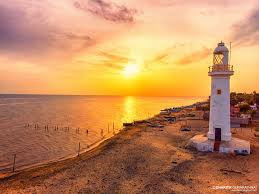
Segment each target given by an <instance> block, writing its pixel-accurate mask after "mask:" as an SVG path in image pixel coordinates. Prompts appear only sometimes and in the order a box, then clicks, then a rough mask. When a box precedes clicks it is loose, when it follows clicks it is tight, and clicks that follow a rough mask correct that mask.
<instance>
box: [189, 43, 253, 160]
mask: <svg viewBox="0 0 259 194" xmlns="http://www.w3.org/2000/svg"><path fill="white" fill-rule="evenodd" d="M228 59H229V51H228V48H227V47H226V46H225V44H224V43H223V42H220V43H218V46H217V47H216V48H215V50H214V52H213V65H212V66H210V67H209V76H210V77H211V93H210V120H209V132H208V133H207V135H204V134H201V135H196V136H194V137H192V138H191V139H190V141H189V144H188V146H191V147H194V148H196V149H197V150H198V151H203V152H214V151H218V152H221V153H236V154H243V155H246V154H250V143H249V142H248V141H245V140H242V139H239V138H235V137H232V135H231V126H230V77H231V76H232V75H234V71H233V67H232V66H230V64H229V60H228Z"/></svg>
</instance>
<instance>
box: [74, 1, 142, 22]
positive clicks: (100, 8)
mask: <svg viewBox="0 0 259 194" xmlns="http://www.w3.org/2000/svg"><path fill="white" fill-rule="evenodd" d="M74 6H75V7H76V8H77V9H80V10H83V11H87V12H90V13H91V14H93V15H96V16H99V17H102V18H104V19H105V20H109V21H112V22H124V23H132V22H134V20H135V18H134V16H135V14H136V13H137V10H136V9H131V8H127V7H126V6H124V5H118V4H116V3H112V2H106V1H104V0H88V1H87V2H86V1H82V0H81V1H76V2H74Z"/></svg>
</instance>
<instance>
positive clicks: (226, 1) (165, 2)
mask: <svg viewBox="0 0 259 194" xmlns="http://www.w3.org/2000/svg"><path fill="white" fill-rule="evenodd" d="M146 1H147V2H149V3H151V4H154V5H160V6H178V5H208V6H229V5H233V3H235V4H238V3H241V2H242V1H243V0H214V1H209V0H188V1H186V0H146Z"/></svg>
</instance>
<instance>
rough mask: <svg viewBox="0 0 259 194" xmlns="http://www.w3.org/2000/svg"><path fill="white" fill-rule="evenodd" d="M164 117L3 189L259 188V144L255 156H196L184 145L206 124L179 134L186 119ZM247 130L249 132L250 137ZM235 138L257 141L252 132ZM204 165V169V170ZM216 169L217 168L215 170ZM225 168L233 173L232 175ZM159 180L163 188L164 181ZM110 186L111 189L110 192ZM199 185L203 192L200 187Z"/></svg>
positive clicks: (10, 180) (15, 178)
mask: <svg viewBox="0 0 259 194" xmlns="http://www.w3.org/2000/svg"><path fill="white" fill-rule="evenodd" d="M163 117H164V116H163V115H161V114H158V115H156V116H154V117H152V118H150V119H149V120H150V121H151V122H156V123H159V124H161V123H162V124H163V125H164V127H163V128H162V127H161V128H160V127H152V126H148V125H147V123H140V124H136V125H133V126H129V127H126V128H125V130H121V131H120V132H119V133H118V134H116V135H115V136H113V137H111V138H108V139H105V140H104V141H102V142H100V143H99V144H98V145H97V146H95V147H94V148H92V149H91V150H89V151H86V152H84V153H81V154H80V156H79V157H74V158H69V159H65V160H62V161H57V162H52V163H48V164H43V165H41V166H37V167H33V168H29V169H25V170H23V171H20V172H17V173H15V174H11V175H10V176H8V177H5V178H1V179H0V190H1V191H3V192H6V193H9V192H10V193H12V192H21V193H23V192H24V193H27V192H29V193H30V192H57V191H59V192H60V193H61V192H62V191H65V192H68V191H69V192H82V193H85V192H87V191H92V192H94V191H97V192H98V190H96V189H97V188H99V187H100V188H103V190H106V189H107V191H110V192H112V191H115V192H116V191H120V192H130V191H131V189H133V187H134V189H136V188H135V187H136V186H134V185H137V188H138V189H137V190H136V192H141V191H152V192H155V191H160V190H161V189H162V190H161V191H164V192H167V191H168V192H169V191H170V192H172V191H179V192H181V191H186V192H187V191H192V190H194V191H197V192H201V191H204V192H213V190H211V187H212V186H213V184H214V186H216V185H217V184H220V183H221V184H224V185H225V183H228V184H231V185H233V184H234V185H245V184H247V185H251V184H256V185H257V184H258V183H257V181H258V178H257V177H256V176H255V170H254V171H253V170H251V169H250V168H257V169H258V167H256V165H255V164H256V162H258V158H259V157H258V154H259V145H258V142H257V141H258V140H257V141H256V139H253V141H252V142H251V143H252V145H253V146H252V150H253V153H252V155H251V156H246V157H243V156H234V155H231V156H230V157H226V155H224V154H223V155H221V154H217V153H208V154H204V153H198V152H196V151H193V150H188V149H186V148H185V145H186V143H187V142H188V140H189V138H190V137H192V136H194V135H195V134H201V133H205V132H206V130H207V125H208V122H207V121H203V120H193V121H188V122H189V124H190V125H191V126H192V130H191V131H190V132H182V131H180V126H181V122H182V121H177V122H173V123H169V122H166V121H165V120H163V119H162V118H163ZM249 131H250V130H247V133H249ZM240 133H244V132H240ZM235 135H237V136H239V135H243V136H244V135H245V137H246V138H253V137H251V134H239V133H237V134H235ZM150 153H152V154H153V156H151V155H150ZM215 163H217V166H215ZM231 164H232V165H231ZM201 167H203V168H204V170H200V168H201ZM213 167H214V168H215V170H211V168H213ZM229 169H230V170H229ZM227 170H229V171H231V170H232V171H233V172H234V173H231V172H228V171H227ZM200 171H203V173H207V174H210V176H209V180H207V179H206V178H205V177H204V176H202V175H201V174H200ZM235 172H237V173H235ZM147 173H148V174H147ZM226 173H227V174H228V176H226ZM81 175H82V176H81ZM150 175H153V177H154V179H150V178H149V176H150ZM241 175H242V176H243V178H242V176H241ZM244 175H245V176H244ZM88 176H89V177H88ZM117 176H118V177H120V178H118V177H117ZM83 177H84V178H85V177H88V180H82V179H83ZM116 177H117V179H116ZM103 178H104V179H105V180H103ZM215 178H216V179H215ZM223 178H224V182H222V180H223ZM99 179H101V181H100V180H99ZM106 179H107V180H106ZM114 179H116V180H114ZM125 179H126V180H125ZM138 179H141V180H142V179H143V180H142V181H140V180H138ZM52 180H54V182H55V181H57V182H59V183H60V181H61V182H63V183H66V184H63V183H62V184H61V185H58V186H57V185H56V184H52ZM161 180H163V181H162V182H163V184H161V183H160V181H161ZM85 181H86V182H85ZM125 181H126V182H125ZM139 181H140V182H139ZM208 181H209V182H208ZM225 181H226V182H225ZM94 182H96V183H94ZM114 182H115V183H114ZM113 183H114V184H115V185H114V184H113ZM126 183H127V184H129V185H127V184H126ZM201 183H202V184H201ZM71 184H72V186H71ZM109 184H111V185H112V188H109V186H108V185H109ZM201 185H203V186H204V188H201ZM185 187H187V188H185ZM150 189H151V190H150ZM185 189H186V190H185ZM134 191H135V190H133V192H134Z"/></svg>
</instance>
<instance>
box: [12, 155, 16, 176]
mask: <svg viewBox="0 0 259 194" xmlns="http://www.w3.org/2000/svg"><path fill="white" fill-rule="evenodd" d="M15 160H16V154H14V155H13V172H14V170H15Z"/></svg>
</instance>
